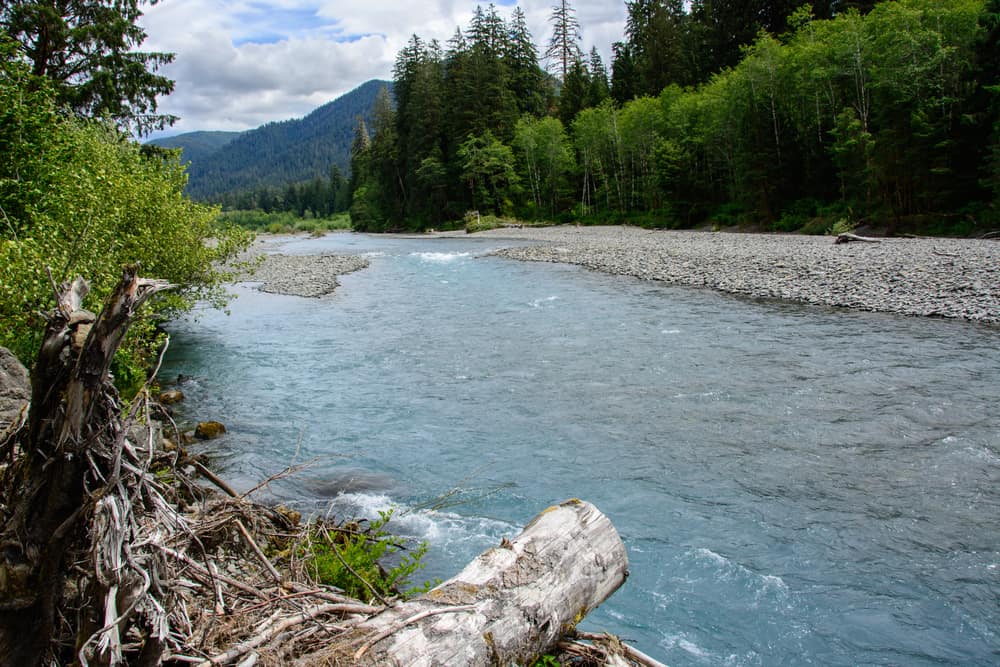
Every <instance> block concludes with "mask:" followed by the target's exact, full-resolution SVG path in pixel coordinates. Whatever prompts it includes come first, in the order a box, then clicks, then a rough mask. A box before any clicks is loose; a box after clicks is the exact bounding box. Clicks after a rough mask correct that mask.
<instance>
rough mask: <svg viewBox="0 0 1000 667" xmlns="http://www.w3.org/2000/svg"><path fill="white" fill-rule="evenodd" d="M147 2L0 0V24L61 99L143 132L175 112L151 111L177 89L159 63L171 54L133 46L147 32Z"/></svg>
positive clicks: (169, 122)
mask: <svg viewBox="0 0 1000 667" xmlns="http://www.w3.org/2000/svg"><path fill="white" fill-rule="evenodd" d="M144 4H146V2H142V1H140V0H74V1H73V2H65V1H62V2H52V1H48V2H45V1H43V0H9V1H5V2H2V3H0V32H6V33H7V35H8V36H10V37H11V38H12V39H14V40H15V41H17V42H19V43H20V45H21V49H22V52H23V54H24V57H25V58H26V59H27V60H28V61H29V63H30V64H31V71H32V74H34V75H35V76H40V77H45V78H47V79H49V80H50V81H51V82H52V84H53V87H54V89H55V91H56V95H57V101H58V103H60V104H62V105H65V106H67V107H69V108H70V109H72V110H73V111H74V112H76V113H77V114H80V115H83V116H88V117H102V116H106V117H109V118H111V119H112V120H114V121H115V122H116V123H117V124H118V125H119V126H120V127H122V128H123V129H128V130H130V131H132V132H135V133H136V134H137V135H139V136H143V135H146V134H148V133H149V132H151V131H153V130H159V129H163V128H164V127H166V126H167V125H172V124H173V122H174V121H175V120H176V118H175V117H173V116H171V115H168V114H160V113H157V112H156V110H157V97H159V96H161V95H168V94H170V92H171V91H173V89H174V82H173V81H172V80H170V79H168V78H167V77H164V76H161V75H159V74H156V71H157V70H158V69H159V68H160V67H161V66H163V65H167V64H169V63H171V62H173V60H174V54H172V53H158V52H149V51H139V50H138V48H139V47H140V46H141V45H142V43H143V42H144V41H145V39H146V31H145V30H143V28H142V27H141V26H140V25H139V19H140V18H141V17H142V11H141V9H140V8H141V6H142V5H144Z"/></svg>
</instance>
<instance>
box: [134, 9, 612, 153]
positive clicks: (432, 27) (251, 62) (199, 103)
mask: <svg viewBox="0 0 1000 667" xmlns="http://www.w3.org/2000/svg"><path fill="white" fill-rule="evenodd" d="M554 2H555V0H497V1H496V2H495V4H496V5H497V10H498V12H499V13H500V14H501V15H502V16H504V17H505V18H508V17H509V16H510V13H511V12H512V11H513V9H514V7H516V6H518V5H520V6H521V9H522V10H523V11H524V13H525V15H526V16H527V19H528V27H529V28H530V30H531V34H532V36H533V37H534V40H535V46H536V48H538V51H539V54H542V53H544V52H545V49H546V46H547V45H548V41H549V38H550V36H551V34H552V30H551V26H550V25H549V16H550V15H551V13H552V5H553V4H554ZM479 4H482V5H483V6H484V7H485V6H486V5H487V4H489V3H481V2H474V1H462V0H420V1H419V2H398V1H397V2H393V1H391V0H363V1H358V0H354V1H351V2H347V1H344V0H259V1H255V0H161V1H160V2H158V3H156V4H155V5H146V7H145V15H144V16H143V17H142V19H141V20H140V23H141V25H142V27H143V28H144V29H145V30H146V33H147V38H146V41H145V43H144V44H143V45H142V47H141V48H142V50H144V51H167V52H172V53H175V54H176V59H175V61H174V62H173V63H171V64H170V65H167V66H165V67H162V68H161V69H160V70H159V73H160V74H163V75H164V76H167V77H169V78H171V79H173V80H174V82H175V85H174V92H173V93H172V94H171V95H169V96H166V97H161V98H160V100H159V111H160V112H162V113H169V114H174V115H176V116H179V117H180V120H179V121H178V122H177V123H175V124H174V125H173V126H172V127H170V128H168V129H167V130H166V131H164V132H157V133H156V134H154V135H152V136H153V137H163V136H170V135H175V134H180V133H182V132H192V131H196V130H246V129H251V128H254V127H258V126H260V125H262V124H264V123H267V122H269V121H279V120H286V119H289V118H301V117H302V116H305V115H306V114H308V113H309V112H310V111H312V110H313V109H315V108H316V107H318V106H320V105H322V104H325V103H327V102H329V101H331V100H334V99H336V98H337V97H339V96H340V95H343V94H344V93H346V92H349V91H351V90H353V89H354V88H356V87H358V86H359V85H361V84H362V83H364V82H365V81H368V80H370V79H391V78H392V66H393V62H394V61H395V58H396V54H397V53H398V52H399V50H400V49H401V48H402V47H403V46H404V45H405V44H406V42H407V41H408V40H409V39H410V37H411V36H412V35H413V34H417V35H419V36H420V37H421V38H422V39H425V40H428V41H429V40H431V39H437V40H439V41H440V42H441V43H442V44H444V43H445V42H447V40H448V39H449V38H451V37H452V36H453V35H454V34H455V28H457V27H461V28H462V29H463V30H464V29H465V28H466V27H467V26H468V25H469V20H470V19H471V18H472V13H473V11H474V10H475V8H476V6H477V5H479ZM572 6H573V7H574V8H575V9H576V16H577V20H578V21H579V23H580V27H581V32H582V35H583V39H582V41H581V44H580V45H581V48H582V49H583V50H584V51H585V52H587V51H589V50H590V49H591V47H593V46H596V47H597V49H598V51H600V52H601V55H602V56H603V58H604V60H605V64H606V65H609V66H610V53H611V44H612V42H615V41H618V40H621V39H622V35H623V34H624V25H625V2H624V0H610V1H609V0H575V2H573V3H572Z"/></svg>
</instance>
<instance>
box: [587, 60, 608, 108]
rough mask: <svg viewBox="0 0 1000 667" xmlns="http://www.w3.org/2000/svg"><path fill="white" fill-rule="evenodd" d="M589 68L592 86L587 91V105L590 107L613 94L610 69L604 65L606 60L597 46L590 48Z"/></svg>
mask: <svg viewBox="0 0 1000 667" xmlns="http://www.w3.org/2000/svg"><path fill="white" fill-rule="evenodd" d="M588 68H589V71H588V74H589V75H590V86H589V89H588V91H587V100H586V105H587V106H588V107H596V106H598V105H600V104H601V102H603V101H604V100H606V99H608V98H609V97H610V96H611V88H610V85H609V84H608V70H607V68H606V67H604V60H602V59H601V54H600V53H598V51H597V47H596V46H595V47H592V48H591V49H590V62H589V63H588Z"/></svg>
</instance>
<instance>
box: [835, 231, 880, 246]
mask: <svg viewBox="0 0 1000 667" xmlns="http://www.w3.org/2000/svg"><path fill="white" fill-rule="evenodd" d="M853 241H861V242H862V243H881V242H882V241H881V239H876V238H872V237H870V236H858V235H857V234H851V233H850V232H844V233H843V234H837V238H835V239H834V240H833V242H834V243H835V244H837V243H851V242H853Z"/></svg>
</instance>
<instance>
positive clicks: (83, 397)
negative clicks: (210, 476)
mask: <svg viewBox="0 0 1000 667" xmlns="http://www.w3.org/2000/svg"><path fill="white" fill-rule="evenodd" d="M167 286H168V285H167V284H166V283H161V282H154V281H147V280H143V279H141V278H139V277H138V275H137V273H136V269H135V267H129V268H126V269H125V270H124V272H123V276H122V281H121V283H120V284H119V285H118V287H117V288H116V289H115V291H114V292H113V293H112V295H111V297H110V298H109V299H108V302H107V305H106V306H105V308H104V310H103V311H102V312H101V314H100V316H99V317H97V316H95V315H94V314H93V313H90V312H88V311H86V310H84V309H83V306H82V304H83V299H84V297H86V295H87V293H88V291H89V287H88V285H87V282H86V281H85V280H83V279H82V278H77V279H76V280H75V281H74V282H73V283H72V284H71V285H63V287H62V290H61V291H60V292H58V293H57V295H56V297H57V301H58V304H57V307H56V309H55V310H54V311H52V312H51V313H50V314H49V316H48V326H47V327H46V331H45V337H44V339H43V341H42V345H41V349H40V351H39V353H38V361H37V362H36V364H35V367H34V370H33V371H32V395H31V407H30V410H29V413H28V423H27V428H26V429H24V430H22V431H20V432H18V433H15V434H14V437H15V438H16V441H15V442H14V443H12V444H13V445H16V446H17V447H18V448H19V449H20V452H21V455H20V457H18V458H17V459H16V460H15V461H14V462H13V463H12V464H11V465H10V467H9V468H7V469H6V470H5V471H4V472H3V479H2V485H0V519H2V525H0V665H24V666H31V665H38V664H41V663H42V662H43V661H45V660H46V656H47V655H48V653H49V652H50V650H51V649H52V647H51V646H50V642H51V640H52V637H53V633H54V629H55V626H56V624H57V623H58V622H59V619H58V618H57V615H56V610H57V608H58V604H59V601H60V600H61V599H62V594H63V592H64V581H65V577H66V572H67V570H68V569H69V563H68V562H66V561H67V554H68V551H69V548H70V547H71V545H73V544H74V543H75V541H76V540H78V539H80V538H81V532H82V530H83V528H84V526H85V525H86V521H84V520H82V519H83V518H84V517H86V516H89V514H91V513H92V512H93V509H94V502H95V499H94V498H92V497H91V495H90V494H89V493H87V486H88V485H87V477H88V476H89V475H90V474H91V470H92V465H93V458H92V457H91V452H92V451H93V450H94V449H95V448H97V447H102V446H108V445H109V444H110V443H113V442H114V441H115V440H116V439H117V437H118V430H119V428H120V426H119V423H118V421H117V414H118V413H117V409H116V408H117V405H116V394H115V392H114V388H113V386H112V385H111V382H110V378H109V373H108V370H109V368H110V367H111V360H112V358H113V357H114V354H115V351H116V350H117V349H118V346H119V344H120V343H121V340H122V337H123V336H124V335H125V332H126V331H127V330H128V325H129V323H130V319H131V317H132V314H133V313H134V312H135V310H136V309H137V308H138V307H139V305H140V304H141V303H142V302H143V301H145V300H146V299H147V298H148V297H149V296H151V295H152V294H154V293H155V292H157V291H159V290H161V289H164V288H166V287H167ZM12 451H13V450H12ZM99 472H107V471H99ZM91 481H93V480H91ZM82 543H83V544H86V543H87V540H86V538H85V536H84V537H83V540H82Z"/></svg>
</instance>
